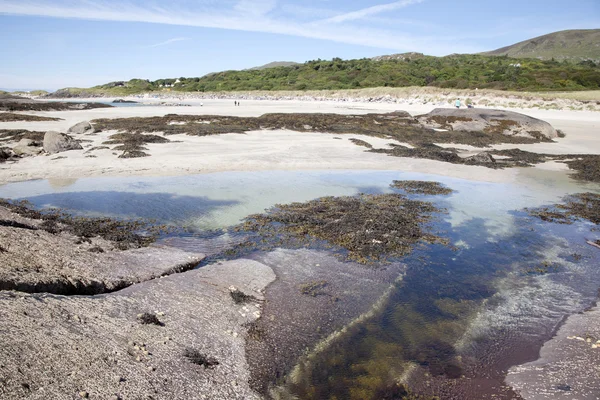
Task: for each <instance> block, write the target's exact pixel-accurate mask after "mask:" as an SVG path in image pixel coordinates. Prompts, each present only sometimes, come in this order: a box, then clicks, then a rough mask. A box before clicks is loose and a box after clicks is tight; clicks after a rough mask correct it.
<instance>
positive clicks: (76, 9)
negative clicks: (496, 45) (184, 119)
mask: <svg viewBox="0 0 600 400" xmlns="http://www.w3.org/2000/svg"><path fill="white" fill-rule="evenodd" d="M422 1H424V0H404V1H398V2H395V3H389V4H382V5H379V6H373V7H369V8H366V9H363V10H359V11H355V12H352V13H347V14H342V15H338V16H334V17H333V18H332V20H333V21H335V22H350V21H355V22H356V23H355V24H325V23H310V22H305V23H303V22H300V21H298V20H295V19H294V18H281V17H279V18H277V17H274V16H273V15H272V14H273V13H274V10H275V9H276V8H277V6H278V3H277V2H276V0H255V1H253V2H252V4H257V7H256V9H254V11H252V12H250V11H249V10H250V8H252V7H251V0H237V1H217V0H197V1H194V2H190V1H187V0H186V1H183V0H181V1H170V2H169V3H168V5H165V3H162V2H161V3H159V2H157V1H153V0H147V1H146V0H145V1H144V2H143V3H134V2H132V1H131V0H130V1H126V0H121V1H117V0H83V1H76V0H52V1H50V0H0V13H4V14H13V15H30V16H45V17H55V18H74V19H88V20H108V21H123V22H126V21H128V22H147V23H156V24H169V25H183V26H197V27H204V28H220V29H231V30H239V31H249V32H265V33H275V34H282V35H291V36H299V37H306V38H313V39H322V40H330V41H335V42H340V43H347V44H355V45H362V46H370V47H376V48H382V49H391V50H394V51H423V52H426V53H429V54H448V53H450V52H464V53H466V52H477V51H482V50H483V49H480V48H474V47H472V46H469V45H468V44H467V45H461V44H458V43H456V42H451V41H447V40H445V39H444V37H443V36H442V37H437V38H431V37H427V38H426V37H422V36H417V35H410V34H406V33H402V32H397V31H394V30H383V29H381V28H375V27H372V26H371V25H370V24H368V23H364V22H365V21H358V20H360V19H361V18H364V17H368V16H373V15H376V14H378V13H382V12H385V11H391V10H397V9H400V8H403V7H406V6H409V5H411V4H416V3H420V2H422ZM359 22H363V23H362V24H361V23H359Z"/></svg>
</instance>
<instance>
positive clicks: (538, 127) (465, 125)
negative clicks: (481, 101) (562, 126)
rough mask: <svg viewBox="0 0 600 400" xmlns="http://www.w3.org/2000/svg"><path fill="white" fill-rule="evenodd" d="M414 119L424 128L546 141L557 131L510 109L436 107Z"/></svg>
mask: <svg viewBox="0 0 600 400" xmlns="http://www.w3.org/2000/svg"><path fill="white" fill-rule="evenodd" d="M417 119H418V121H419V123H421V124H422V125H423V127H425V128H431V129H448V130H452V131H466V132H487V133H501V134H503V135H508V136H524V137H531V138H535V139H545V140H549V139H554V138H556V137H558V132H557V131H556V129H554V128H553V127H552V125H550V124H549V123H547V122H545V121H542V120H540V119H537V118H533V117H530V116H528V115H524V114H520V113H516V112H513V111H504V110H488V109H464V110H463V109H452V108H436V109H434V110H433V111H431V112H430V113H429V114H424V115H419V116H418V117H417Z"/></svg>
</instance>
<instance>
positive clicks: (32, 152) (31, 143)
mask: <svg viewBox="0 0 600 400" xmlns="http://www.w3.org/2000/svg"><path fill="white" fill-rule="evenodd" d="M12 151H13V152H14V153H15V155H17V156H21V157H27V156H37V155H38V154H40V153H41V152H42V151H44V149H43V148H42V147H41V143H40V142H37V141H35V140H31V139H21V140H20V141H19V143H17V145H16V146H15V147H13V149H12Z"/></svg>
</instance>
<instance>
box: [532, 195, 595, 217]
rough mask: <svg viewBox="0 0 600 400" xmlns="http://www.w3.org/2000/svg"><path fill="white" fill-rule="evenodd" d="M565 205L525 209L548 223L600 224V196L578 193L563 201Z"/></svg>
mask: <svg viewBox="0 0 600 400" xmlns="http://www.w3.org/2000/svg"><path fill="white" fill-rule="evenodd" d="M563 201H564V203H562V204H557V205H555V206H553V207H540V208H534V209H525V211H526V212H527V213H528V214H529V215H531V216H533V217H536V218H539V219H541V220H543V221H546V222H554V223H559V224H571V223H573V222H574V221H577V220H585V221H589V222H591V223H593V224H596V225H598V224H600V194H597V193H577V194H573V195H570V196H567V197H565V198H564V199H563Z"/></svg>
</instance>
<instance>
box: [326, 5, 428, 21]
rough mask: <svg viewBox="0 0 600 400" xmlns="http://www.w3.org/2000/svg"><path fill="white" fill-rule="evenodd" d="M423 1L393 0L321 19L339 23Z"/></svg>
mask: <svg viewBox="0 0 600 400" xmlns="http://www.w3.org/2000/svg"><path fill="white" fill-rule="evenodd" d="M423 1H425V0H402V1H395V2H393V3H387V4H379V5H376V6H372V7H367V8H363V9H361V10H357V11H352V12H349V13H345V14H340V15H336V16H335V17H332V18H328V19H326V20H323V22H330V23H331V22H333V23H340V22H347V21H355V20H359V19H363V18H365V17H369V16H372V15H377V14H381V13H383V12H389V11H395V10H399V9H401V8H404V7H408V6H410V5H413V4H418V3H422V2H423Z"/></svg>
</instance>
